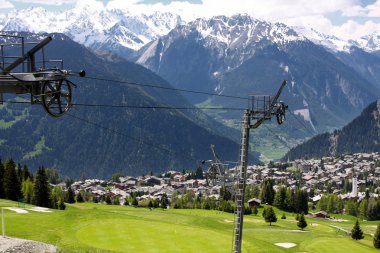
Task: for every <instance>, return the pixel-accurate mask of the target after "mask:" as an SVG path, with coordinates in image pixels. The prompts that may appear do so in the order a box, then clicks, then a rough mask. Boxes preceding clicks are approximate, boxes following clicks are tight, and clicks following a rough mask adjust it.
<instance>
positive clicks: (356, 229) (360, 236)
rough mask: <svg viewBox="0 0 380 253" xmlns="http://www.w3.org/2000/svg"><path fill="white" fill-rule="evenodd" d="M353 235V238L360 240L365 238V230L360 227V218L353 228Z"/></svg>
mask: <svg viewBox="0 0 380 253" xmlns="http://www.w3.org/2000/svg"><path fill="white" fill-rule="evenodd" d="M351 237H352V239H355V240H360V239H363V238H364V236H363V231H362V229H361V228H360V225H359V221H358V220H356V223H355V225H354V227H353V228H352V230H351Z"/></svg>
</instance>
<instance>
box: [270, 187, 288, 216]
mask: <svg viewBox="0 0 380 253" xmlns="http://www.w3.org/2000/svg"><path fill="white" fill-rule="evenodd" d="M285 198H286V188H285V187H284V186H281V187H280V188H279V189H278V190H277V191H276V194H275V195H274V201H273V205H274V206H275V207H277V208H279V209H281V210H284V209H285Z"/></svg>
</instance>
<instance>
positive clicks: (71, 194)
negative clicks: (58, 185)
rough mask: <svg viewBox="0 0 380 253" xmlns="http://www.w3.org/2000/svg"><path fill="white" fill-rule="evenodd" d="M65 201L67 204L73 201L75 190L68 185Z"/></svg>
mask: <svg viewBox="0 0 380 253" xmlns="http://www.w3.org/2000/svg"><path fill="white" fill-rule="evenodd" d="M66 202H67V203H69V204H72V203H75V192H74V191H73V189H72V188H71V186H69V187H68V189H67V197H66Z"/></svg>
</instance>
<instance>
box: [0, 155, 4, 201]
mask: <svg viewBox="0 0 380 253" xmlns="http://www.w3.org/2000/svg"><path fill="white" fill-rule="evenodd" d="M1 198H5V194H4V165H3V162H2V161H1V159H0V199H1Z"/></svg>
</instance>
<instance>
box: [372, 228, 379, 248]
mask: <svg viewBox="0 0 380 253" xmlns="http://www.w3.org/2000/svg"><path fill="white" fill-rule="evenodd" d="M373 246H374V247H375V248H376V249H380V224H379V225H377V229H376V232H375V235H374V236H373Z"/></svg>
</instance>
